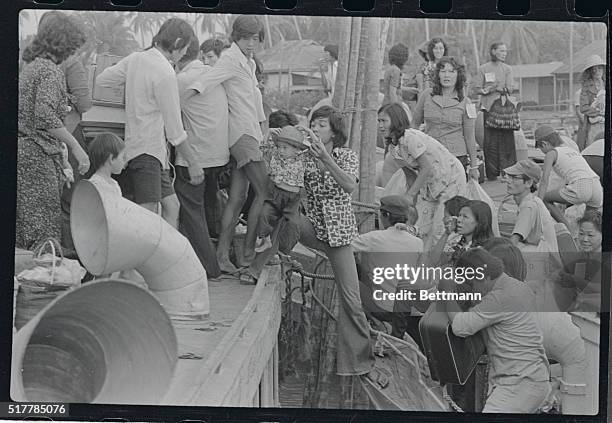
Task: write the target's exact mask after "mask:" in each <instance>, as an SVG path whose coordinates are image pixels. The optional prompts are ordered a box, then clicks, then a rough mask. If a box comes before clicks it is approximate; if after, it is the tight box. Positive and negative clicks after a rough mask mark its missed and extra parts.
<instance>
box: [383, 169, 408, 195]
mask: <svg viewBox="0 0 612 423" xmlns="http://www.w3.org/2000/svg"><path fill="white" fill-rule="evenodd" d="M408 188H409V187H408V186H407V185H406V175H405V174H404V171H403V170H402V169H399V170H397V171H396V172H395V173H394V174H393V176H392V177H391V179H389V182H387V185H385V189H384V191H383V197H386V196H387V195H406V192H407V191H408Z"/></svg>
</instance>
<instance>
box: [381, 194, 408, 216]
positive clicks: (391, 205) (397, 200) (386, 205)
mask: <svg viewBox="0 0 612 423" xmlns="http://www.w3.org/2000/svg"><path fill="white" fill-rule="evenodd" d="M412 209H413V206H412V204H410V202H409V201H408V200H407V199H406V198H404V197H402V196H401V195H387V196H386V197H382V198H381V199H380V210H384V211H386V212H389V213H391V214H394V215H396V216H406V217H408V216H409V215H410V214H411V210H412Z"/></svg>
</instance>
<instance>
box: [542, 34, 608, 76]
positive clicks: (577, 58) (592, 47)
mask: <svg viewBox="0 0 612 423" xmlns="http://www.w3.org/2000/svg"><path fill="white" fill-rule="evenodd" d="M593 54H598V55H599V57H601V58H602V59H604V60H606V40H595V41H593V42H592V43H591V44H589V45H587V46H585V47H583V48H582V49H580V50H578V51H577V52H575V53H574V57H573V62H574V63H573V65H574V68H573V70H572V73H580V72H582V66H583V65H584V62H585V61H586V58H587V57H589V56H591V55H593ZM569 71H570V67H569V59H568V60H566V61H565V63H564V64H563V66H561V67H559V69H557V70H555V71H554V72H553V73H556V74H559V73H569Z"/></svg>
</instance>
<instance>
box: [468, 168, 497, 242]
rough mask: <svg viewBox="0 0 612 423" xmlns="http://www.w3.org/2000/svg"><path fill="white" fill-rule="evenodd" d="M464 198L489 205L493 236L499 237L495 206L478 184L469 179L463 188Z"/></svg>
mask: <svg viewBox="0 0 612 423" xmlns="http://www.w3.org/2000/svg"><path fill="white" fill-rule="evenodd" d="M464 197H465V198H467V199H468V200H480V201H483V202H485V203H487V204H488V205H489V207H490V208H491V215H492V222H491V226H492V229H493V235H495V236H499V223H498V221H497V206H495V203H494V202H493V200H491V197H489V194H487V192H486V191H485V190H484V189H483V188H482V187H481V186H480V185H479V184H478V182H476V181H475V180H473V179H471V178H470V180H469V181H468V183H467V184H466V186H465V193H464Z"/></svg>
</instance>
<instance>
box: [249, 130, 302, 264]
mask: <svg viewBox="0 0 612 423" xmlns="http://www.w3.org/2000/svg"><path fill="white" fill-rule="evenodd" d="M270 134H271V138H272V140H273V141H274V143H273V144H266V147H267V149H268V150H269V155H268V154H264V156H268V157H269V163H268V168H269V173H270V179H271V184H270V196H269V198H268V199H267V200H266V201H265V203H264V206H263V209H262V212H261V215H260V217H259V222H258V225H257V236H258V238H259V239H258V242H257V246H256V248H255V251H256V252H261V251H263V250H265V249H267V248H269V247H270V246H271V245H272V243H271V241H270V234H271V233H272V231H273V230H274V228H275V227H276V225H277V223H278V221H279V220H280V219H281V218H283V217H284V218H285V219H287V220H291V219H292V218H293V217H294V216H296V214H297V212H298V207H299V204H300V199H301V191H302V189H303V188H304V167H305V164H304V153H306V152H307V151H308V150H309V148H310V141H308V138H309V137H310V134H309V132H308V130H307V129H305V128H301V127H295V126H290V125H289V126H285V127H283V128H274V129H271V130H270Z"/></svg>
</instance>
